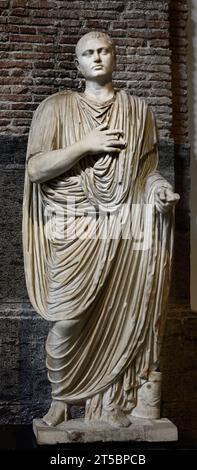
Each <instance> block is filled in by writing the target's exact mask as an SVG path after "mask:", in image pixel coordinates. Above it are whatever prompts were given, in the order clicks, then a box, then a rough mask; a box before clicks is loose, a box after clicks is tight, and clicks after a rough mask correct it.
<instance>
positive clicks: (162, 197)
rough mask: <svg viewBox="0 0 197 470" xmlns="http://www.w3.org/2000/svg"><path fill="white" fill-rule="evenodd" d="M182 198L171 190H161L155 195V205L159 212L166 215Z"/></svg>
mask: <svg viewBox="0 0 197 470" xmlns="http://www.w3.org/2000/svg"><path fill="white" fill-rule="evenodd" d="M179 199H180V196H179V194H178V193H174V192H173V191H172V190H171V189H170V188H164V187H163V188H159V189H158V190H157V192H156V194H155V205H156V208H157V210H158V211H159V212H161V213H163V214H165V213H166V212H168V211H169V210H170V209H171V208H172V207H173V206H175V205H176V204H177V202H178V201H179Z"/></svg>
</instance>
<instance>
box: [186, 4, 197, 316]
mask: <svg viewBox="0 0 197 470" xmlns="http://www.w3.org/2000/svg"><path fill="white" fill-rule="evenodd" d="M188 3H189V21H188V41H189V46H188V106H189V139H190V142H191V308H192V310H195V311H197V289H196V282H197V184H196V181H197V136H196V126H197V93H196V83H197V72H196V61H197V43H196V41H197V4H196V0H188Z"/></svg>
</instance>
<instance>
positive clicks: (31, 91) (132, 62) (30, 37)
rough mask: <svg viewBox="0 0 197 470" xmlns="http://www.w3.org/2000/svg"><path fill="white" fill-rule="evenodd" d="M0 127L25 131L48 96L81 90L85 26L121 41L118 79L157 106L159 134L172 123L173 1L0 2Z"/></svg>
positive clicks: (120, 84) (165, 133)
mask: <svg viewBox="0 0 197 470" xmlns="http://www.w3.org/2000/svg"><path fill="white" fill-rule="evenodd" d="M0 9H1V16H0V31H1V37H2V44H1V58H0V67H1V77H0V92H1V118H0V132H1V133H12V134H26V133H27V132H28V127H29V124H30V122H31V118H32V111H34V110H35V109H36V107H37V106H38V103H39V102H40V101H42V100H43V99H44V98H45V97H46V96H48V95H50V94H51V93H54V92H56V91H58V90H60V89H62V88H65V87H66V88H68V87H69V88H77V87H78V86H79V78H78V74H77V71H76V69H75V66H74V64H73V53H74V45H75V44H76V41H77V39H78V38H79V37H80V36H81V35H82V34H84V33H86V32H87V31H90V30H92V29H101V28H102V30H104V31H108V32H109V34H110V35H111V36H112V37H113V38H114V39H115V42H116V44H117V62H118V64H117V72H116V74H115V77H114V78H115V80H114V83H115V85H117V86H118V87H119V88H120V87H124V88H127V89H128V90H129V91H130V92H131V93H134V94H137V95H139V96H144V97H146V98H147V101H148V102H149V103H150V104H151V105H152V106H153V108H154V110H155V112H156V114H157V119H158V126H159V128H160V130H161V137H163V138H164V137H169V136H170V129H171V125H172V100H171V94H172V92H171V59H170V54H171V53H170V48H169V40H170V37H169V36H170V35H169V1H168V0H162V1H158V0H155V1H153V0H152V1H146V2H145V1H141V0H138V1H135V2H134V1H117V0H112V1H110V2H107V1H93V2H88V1H76V0H73V1H64V0H62V1H60V0H55V1H51V0H48V1H46V0H32V1H25V0H10V1H8V0H1V1H0Z"/></svg>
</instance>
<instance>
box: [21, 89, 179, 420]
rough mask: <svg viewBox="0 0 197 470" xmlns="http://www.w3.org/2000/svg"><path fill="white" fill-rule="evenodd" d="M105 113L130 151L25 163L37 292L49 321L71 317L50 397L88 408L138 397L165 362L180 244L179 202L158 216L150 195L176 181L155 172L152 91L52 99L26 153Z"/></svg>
mask: <svg viewBox="0 0 197 470" xmlns="http://www.w3.org/2000/svg"><path fill="white" fill-rule="evenodd" d="M101 123H107V125H108V127H109V128H111V129H113V128H117V129H123V131H124V132H125V139H126V141H127V143H128V145H127V147H126V149H125V150H123V151H121V153H120V154H119V155H117V156H112V155H99V156H98V157H95V156H94V157H93V156H87V157H85V158H83V159H81V160H80V162H79V163H78V164H76V165H75V166H74V167H73V168H72V169H71V170H69V172H67V173H65V174H63V175H61V176H59V177H57V178H54V179H53V180H50V181H47V182H45V183H42V184H36V183H31V182H30V181H29V178H28V173H27V171H26V175H25V190H24V206H23V246H24V262H25V274H26V283H27V289H28V293H29V297H30V300H31V302H32V305H33V307H34V308H35V310H36V311H37V312H38V313H39V314H40V315H42V316H43V317H44V318H45V319H47V320H50V321H58V320H64V321H65V320H66V321H68V331H69V334H68V335H67V337H66V338H65V339H64V340H62V338H58V337H57V338H56V345H55V347H54V346H52V344H53V345H54V341H51V336H50V334H49V337H48V340H47V345H46V349H47V367H48V371H49V379H50V381H51V383H52V391H53V398H55V399H57V400H64V401H66V402H67V403H78V402H80V401H81V400H87V399H89V408H90V409H91V411H90V414H91V413H92V410H93V409H94V407H95V408H97V407H99V406H100V405H99V400H100V399H101V397H104V396H105V394H106V393H107V394H108V398H107V402H108V405H109V406H110V403H113V404H114V403H117V404H119V405H121V407H122V408H123V409H128V408H129V407H130V408H132V407H133V406H135V396H136V389H137V388H138V387H139V386H140V384H141V381H142V380H144V379H147V378H148V375H149V373H150V371H152V370H155V369H156V368H157V367H158V358H159V353H160V346H161V340H162V336H163V328H164V325H165V316H166V308H167V298H168V290H169V277H170V269H171V258H172V245H173V212H170V213H169V214H165V215H161V214H160V213H158V212H157V211H156V209H155V204H154V194H155V190H156V189H157V188H158V187H161V186H163V187H169V186H170V185H169V183H167V182H166V181H165V180H164V179H163V178H162V177H161V175H160V174H159V173H158V172H157V170H156V168H157V161H158V155H157V146H156V144H157V132H156V128H155V122H154V117H153V114H152V112H151V110H150V108H149V107H148V106H147V104H146V103H145V101H143V100H141V99H139V98H136V97H132V96H129V95H127V94H126V93H125V92H124V91H119V92H116V94H115V96H114V98H113V99H112V100H110V101H108V102H106V103H105V104H103V105H99V104H97V103H94V102H93V101H91V100H89V99H87V97H86V96H85V94H79V93H76V92H62V93H58V94H56V95H53V96H52V97H50V98H47V99H46V100H45V101H44V102H43V103H41V105H40V106H39V108H38V109H37V111H36V113H35V115H34V119H33V122H32V126H31V130H30V135H29V142H28V150H27V161H28V159H29V158H31V156H33V155H36V154H37V155H38V157H39V154H41V153H42V152H46V151H49V150H56V149H59V148H65V147H66V146H69V145H72V144H73V143H75V142H76V141H78V140H80V139H81V138H82V137H83V136H84V135H85V134H87V133H88V132H89V131H90V130H91V129H93V128H94V127H96V126H97V125H99V124H101ZM147 208H148V213H147ZM54 214H55V218H54ZM53 218H54V223H55V225H56V229H55V231H53V229H52V228H50V227H51V225H52V226H53V223H52V224H51V221H52V220H53ZM57 227H58V229H57ZM46 228H47V230H46ZM60 228H61V229H60ZM58 230H59V231H58ZM60 232H61V233H60ZM70 326H71V327H70ZM60 372H61V374H59V373H60ZM92 397H94V398H92Z"/></svg>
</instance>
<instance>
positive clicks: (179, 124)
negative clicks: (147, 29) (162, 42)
mask: <svg viewBox="0 0 197 470" xmlns="http://www.w3.org/2000/svg"><path fill="white" fill-rule="evenodd" d="M187 19H188V5H187V2H186V1H184V0H183V1H178V0H173V1H171V3H170V49H171V52H172V111H173V120H172V136H173V138H174V139H175V141H176V142H179V143H183V142H188V103H187V29H186V28H187Z"/></svg>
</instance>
